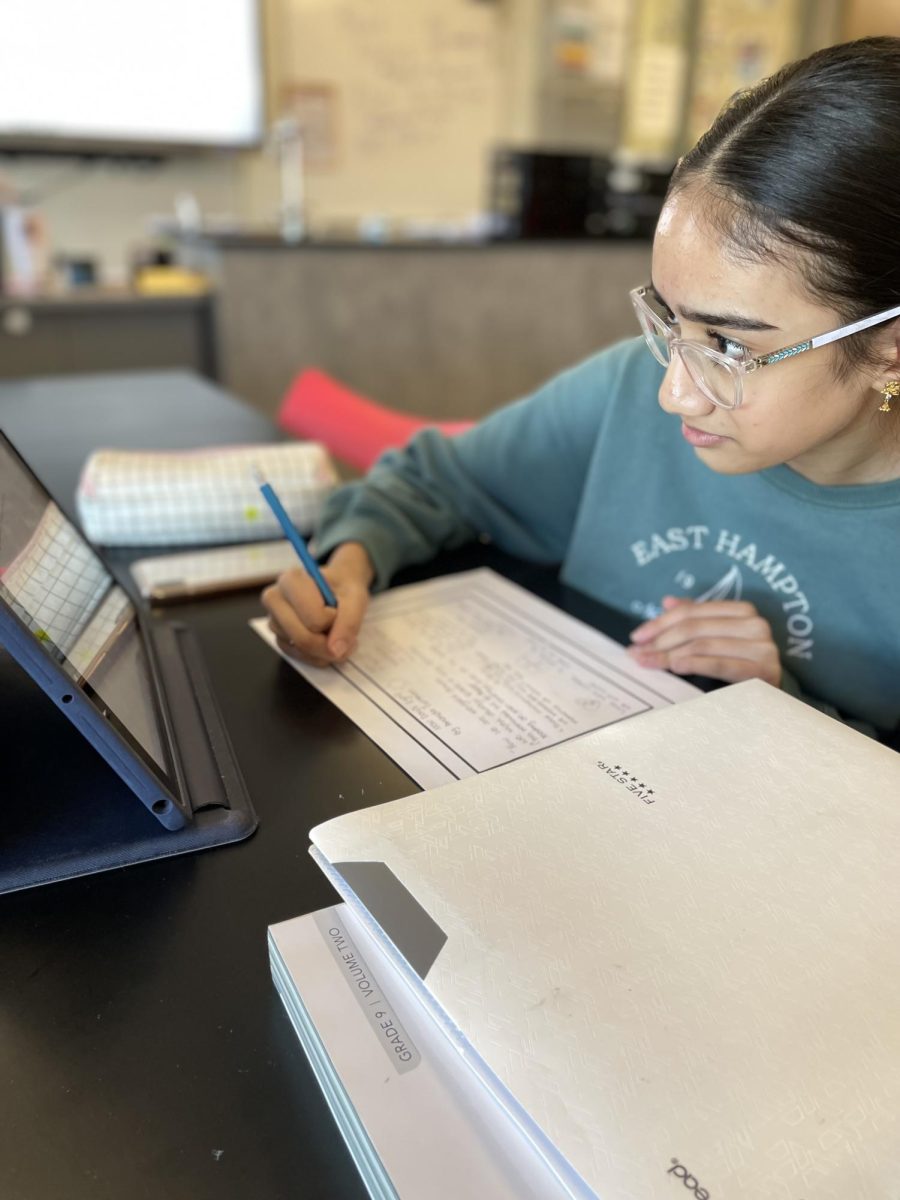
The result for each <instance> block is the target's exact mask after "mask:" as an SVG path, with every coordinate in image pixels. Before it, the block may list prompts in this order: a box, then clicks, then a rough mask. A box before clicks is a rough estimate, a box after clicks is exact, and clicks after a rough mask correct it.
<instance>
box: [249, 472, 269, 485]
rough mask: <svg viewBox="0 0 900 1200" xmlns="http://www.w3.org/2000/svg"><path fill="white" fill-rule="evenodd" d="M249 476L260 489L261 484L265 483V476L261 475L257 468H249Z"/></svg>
mask: <svg viewBox="0 0 900 1200" xmlns="http://www.w3.org/2000/svg"><path fill="white" fill-rule="evenodd" d="M250 474H251V475H252V476H253V480H254V482H255V483H256V485H257V486H258V487H262V486H263V484H264V483H265V482H266V477H265V475H263V473H262V471H261V470H260V469H259V467H251V468H250Z"/></svg>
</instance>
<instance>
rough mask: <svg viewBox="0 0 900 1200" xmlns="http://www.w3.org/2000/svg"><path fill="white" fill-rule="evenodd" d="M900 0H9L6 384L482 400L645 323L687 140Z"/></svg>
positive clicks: (879, 29) (4, 135) (445, 402)
mask: <svg viewBox="0 0 900 1200" xmlns="http://www.w3.org/2000/svg"><path fill="white" fill-rule="evenodd" d="M885 33H889V34H895V35H897V34H900V0H82V2H81V3H80V4H78V5H77V6H76V5H72V4H71V2H70V0H0V231H2V250H3V253H2V258H0V379H11V378H23V377H29V376H44V375H53V374H61V373H67V374H68V373H73V372H83V371H87V372H91V371H107V370H122V369H146V368H159V367H174V368H188V369H191V370H195V371H198V372H200V373H201V374H204V375H207V376H209V377H210V378H213V379H216V380H218V381H220V382H221V383H222V384H223V385H224V386H225V387H227V388H229V389H231V390H232V391H234V392H235V393H237V394H238V395H239V396H241V397H242V398H244V399H245V400H247V401H249V402H250V403H251V404H253V405H254V406H256V407H257V408H259V409H260V410H262V411H263V412H265V413H267V414H270V415H274V414H275V413H276V412H277V410H278V407H279V405H280V403H281V401H282V398H283V396H284V395H285V392H286V390H287V388H288V387H289V385H290V382H291V380H292V379H293V378H294V377H295V376H296V374H297V373H298V372H300V371H302V370H304V369H306V368H309V367H316V368H319V369H321V370H323V371H325V372H328V373H329V374H330V375H332V376H333V377H335V378H336V379H338V380H340V381H342V382H343V383H344V384H346V385H347V386H348V387H350V388H352V389H355V390H357V391H359V392H361V393H363V394H366V395H368V396H370V397H373V398H375V399H376V400H378V401H380V402H381V403H383V404H386V405H390V406H392V407H394V408H397V409H401V410H404V411H407V412H415V413H419V414H421V415H424V416H427V417H428V418H443V419H457V418H468V417H478V416H480V415H482V414H484V413H485V412H487V411H489V410H490V409H491V408H493V407H495V406H496V405H498V404H501V403H503V402H505V401H507V400H509V399H511V398H513V397H514V396H516V395H519V394H522V393H523V392H526V391H528V390H530V389H531V388H533V387H534V386H536V385H537V384H538V383H540V382H541V381H542V380H543V379H545V378H546V377H547V376H549V375H550V374H552V373H553V372H555V371H557V370H559V369H560V368H562V367H564V366H565V365H567V364H569V363H572V362H574V361H576V360H578V359H579V358H581V357H584V356H585V355H587V354H589V353H591V352H592V351H593V350H595V349H597V348H599V347H600V346H602V345H603V344H605V343H607V342H609V341H612V340H614V339H616V338H619V337H622V336H627V335H630V334H631V333H632V332H633V329H632V324H633V318H632V316H631V313H630V309H629V306H628V302H627V297H626V292H627V289H628V288H629V287H630V286H633V285H635V284H637V283H640V282H642V281H643V280H644V279H645V278H646V276H647V273H648V266H649V259H650V238H651V235H652V231H653V225H654V222H655V218H656V214H657V212H658V209H659V205H660V201H661V197H662V195H663V192H664V189H665V185H666V180H667V178H668V174H669V172H670V171H671V169H672V166H673V164H674V162H675V160H676V158H677V156H678V155H679V154H680V153H681V152H682V151H683V150H684V149H685V148H686V147H687V146H689V145H690V144H691V143H692V142H693V141H694V140H695V139H696V137H697V136H698V135H699V134H700V133H701V132H702V131H703V130H704V129H705V128H706V127H707V125H708V124H709V122H710V121H711V119H712V118H713V117H714V115H715V113H716V112H717V111H718V109H719V108H720V107H721V105H722V104H723V103H724V101H725V100H726V99H727V98H728V97H729V96H730V95H731V94H732V93H733V92H735V91H736V90H738V89H739V88H741V87H744V86H747V85H748V84H750V83H753V82H754V81H755V80H757V79H759V78H760V77H762V76H764V75H767V74H769V73H771V72H772V71H773V70H775V69H776V68H777V67H778V66H779V65H781V64H782V63H784V62H786V61H788V60H790V59H792V58H795V57H797V56H799V55H802V54H805V53H807V52H809V51H811V50H813V49H815V48H817V47H819V46H824V45H828V44H831V43H834V42H839V41H844V40H848V39H851V38H855V37H860V36H867V35H870V34H885Z"/></svg>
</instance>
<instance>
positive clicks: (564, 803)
mask: <svg viewBox="0 0 900 1200" xmlns="http://www.w3.org/2000/svg"><path fill="white" fill-rule="evenodd" d="M311 839H312V842H313V847H312V853H313V856H314V858H315V859H316V861H317V862H318V863H319V865H320V866H321V868H322V869H323V870H324V871H325V873H326V875H327V876H328V878H329V879H330V880H331V881H332V882H333V884H334V885H335V887H336V888H337V890H338V891H339V892H340V894H341V896H342V898H343V899H344V900H345V901H346V904H347V907H348V909H350V910H351V911H352V912H353V913H354V915H356V916H358V917H359V919H360V920H361V921H362V922H364V923H365V924H366V927H367V929H368V930H369V931H370V933H371V935H372V936H373V937H376V938H378V939H379V940H380V943H381V945H382V947H383V949H384V952H385V954H386V955H388V956H389V957H390V959H391V961H392V962H393V963H394V966H395V967H396V969H397V971H398V972H400V973H401V974H402V976H403V978H404V979H405V980H406V981H407V983H408V984H409V986H410V988H412V989H413V990H414V991H415V994H416V995H417V997H418V1002H419V1004H420V1006H421V1008H422V1011H425V1012H428V1013H429V1014H430V1016H431V1019H432V1021H433V1023H434V1025H435V1027H436V1028H437V1029H440V1030H441V1031H442V1033H443V1036H444V1037H445V1038H446V1039H447V1040H448V1042H449V1044H450V1045H452V1046H453V1047H454V1049H455V1052H456V1054H457V1055H458V1057H459V1058H460V1059H461V1060H462V1061H463V1062H464V1063H465V1064H466V1065H467V1067H468V1070H469V1071H470V1072H471V1074H472V1075H473V1077H474V1078H476V1079H477V1080H478V1081H479V1083H480V1085H481V1086H482V1087H483V1088H484V1089H485V1090H486V1092H487V1093H489V1094H490V1095H491V1096H492V1097H493V1100H494V1103H495V1104H496V1105H497V1106H498V1107H499V1108H500V1109H501V1110H502V1111H503V1112H504V1113H505V1114H506V1118H507V1120H508V1121H509V1122H511V1123H512V1124H514V1125H515V1126H516V1127H517V1128H518V1129H520V1130H521V1131H522V1133H523V1134H524V1135H525V1137H526V1138H527V1139H528V1140H529V1141H530V1142H531V1143H532V1144H533V1145H534V1146H535V1147H536V1148H537V1149H538V1150H539V1152H540V1153H541V1155H542V1157H543V1158H544V1160H545V1161H546V1163H547V1164H548V1166H549V1167H550V1168H551V1170H552V1171H553V1172H554V1173H555V1175H556V1176H557V1177H558V1178H559V1179H560V1180H561V1181H562V1182H563V1183H564V1185H565V1186H566V1187H568V1189H569V1191H570V1193H571V1194H572V1195H573V1196H577V1197H582V1198H584V1200H595V1198H602V1200H636V1198H640V1200H677V1198H679V1197H682V1196H685V1195H690V1196H692V1197H694V1198H696V1200H760V1197H773V1198H776V1197H777V1200H848V1198H849V1197H852V1198H853V1200H888V1198H895V1197H897V1196H900V1020H898V1015H897V1014H898V1005H900V870H898V863H900V756H898V755H897V754H896V753H895V752H894V751H892V750H890V749H888V748H887V747H885V746H881V745H879V744H878V743H877V742H874V741H872V740H870V739H869V738H866V737H864V736H863V735H862V734H859V733H857V732H856V731H854V730H853V729H851V728H849V727H847V726H844V725H842V724H840V723H839V722H837V721H835V720H833V719H832V718H830V717H827V716H824V715H823V714H821V713H819V712H818V711H817V710H815V709H813V708H811V707H809V706H807V705H805V704H803V703H802V702H800V701H798V700H795V699H793V698H791V697H789V696H787V695H785V694H784V693H782V692H780V691H778V690H776V689H774V688H772V687H769V686H768V685H767V684H764V683H762V682H760V681H751V682H747V683H741V684H736V685H733V686H731V687H727V688H722V689H720V690H718V691H716V692H713V693H711V694H709V695H705V696H702V697H700V698H697V699H692V700H688V701H686V702H684V703H682V704H678V705H674V706H672V707H671V708H666V709H661V710H658V711H654V712H651V713H646V714H644V715H641V716H637V717H635V718H634V719H633V720H629V721H624V722H621V723H619V724H616V725H613V726H609V727H607V728H605V729H602V730H598V731H596V732H595V733H591V734H588V735H586V736H585V737H582V738H580V739H576V740H574V741H571V742H569V743H567V744H565V745H562V746H558V747H554V748H552V749H548V750H545V751H543V752H541V753H540V754H537V755H534V756H532V757H530V758H526V759H522V760H520V761H517V762H514V763H511V764H509V765H507V766H503V767H498V768H496V769H495V770H493V771H489V772H486V773H484V774H481V775H475V776H472V777H470V778H467V779H464V780H461V781H459V782H456V783H452V784H449V785H447V786H446V787H443V788H439V789H436V790H433V791H430V792H427V793H424V794H417V795H414V796H410V797H407V798H406V799H402V800H397V801H394V802H392V803H389V804H384V805H379V806H377V807H375V808H370V809H367V810H364V811H362V812H356V813H351V814H348V815H345V816H342V817H338V818H336V819H334V820H332V821H328V822H326V823H325V824H322V825H319V826H318V827H316V828H315V829H313V831H312V833H311Z"/></svg>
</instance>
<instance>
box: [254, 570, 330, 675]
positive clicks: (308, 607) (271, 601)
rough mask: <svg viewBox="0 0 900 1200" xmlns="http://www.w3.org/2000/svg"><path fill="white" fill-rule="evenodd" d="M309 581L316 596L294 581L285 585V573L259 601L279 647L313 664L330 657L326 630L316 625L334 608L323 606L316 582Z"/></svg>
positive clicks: (318, 664) (324, 620) (322, 664)
mask: <svg viewBox="0 0 900 1200" xmlns="http://www.w3.org/2000/svg"><path fill="white" fill-rule="evenodd" d="M290 573H292V572H288V574H290ZM308 582H309V584H310V585H311V586H312V587H313V589H314V590H315V593H316V595H315V597H313V596H309V595H307V594H306V589H305V588H303V587H300V588H298V587H297V586H296V585H295V584H288V586H287V587H284V586H283V584H284V576H281V577H280V578H279V579H278V580H276V582H275V583H273V584H272V585H271V586H270V587H267V588H266V589H265V591H264V592H263V594H262V602H263V606H264V607H265V609H266V611H267V612H268V614H269V624H270V626H271V628H272V632H273V633H274V634H275V637H276V638H277V639H278V645H279V649H281V650H283V651H284V653H286V654H289V655H291V656H293V657H295V658H302V659H304V660H305V661H306V662H310V663H313V664H314V665H316V666H325V665H327V664H328V662H329V661H330V659H331V656H330V654H329V652H328V641H327V637H326V635H325V632H323V631H322V630H320V629H317V628H316V626H321V625H323V624H326V616H325V614H326V611H327V612H329V613H331V614H332V616H333V614H334V610H333V609H329V610H326V609H325V605H324V604H323V602H322V597H321V596H320V595H319V592H318V589H317V588H316V586H315V584H314V583H313V581H312V580H311V579H309V580H308ZM289 597H293V599H291V598H289ZM316 597H317V598H318V600H317V601H316ZM328 623H329V624H330V621H328ZM326 627H327V626H326Z"/></svg>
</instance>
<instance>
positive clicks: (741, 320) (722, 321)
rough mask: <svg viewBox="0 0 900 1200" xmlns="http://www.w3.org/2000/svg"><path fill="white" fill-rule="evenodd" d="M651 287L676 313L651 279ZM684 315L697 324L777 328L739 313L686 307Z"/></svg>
mask: <svg viewBox="0 0 900 1200" xmlns="http://www.w3.org/2000/svg"><path fill="white" fill-rule="evenodd" d="M650 287H651V288H652V289H653V293H654V295H655V296H656V298H657V300H658V301H659V302H660V304H662V305H663V307H664V308H665V309H666V311H667V312H669V313H672V316H673V317H674V315H675V314H674V313H673V312H672V309H671V308H670V307H669V305H668V304H667V303H666V301H665V300H664V299H663V297H662V295H661V294H660V292H659V289H658V288H657V286H656V284H655V283H654V282H653V281H652V280H651V281H650ZM682 316H683V318H684V319H685V320H686V321H693V322H694V323H695V324H697V325H719V326H721V327H722V328H724V329H743V330H749V331H752V332H757V333H758V332H762V331H765V330H770V329H777V328H778V326H777V325H770V324H769V323H768V322H767V321H759V320H757V319H756V318H755V317H742V316H740V315H739V314H738V313H707V312H698V311H697V310H696V309H693V308H685V309H683V311H682Z"/></svg>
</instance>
